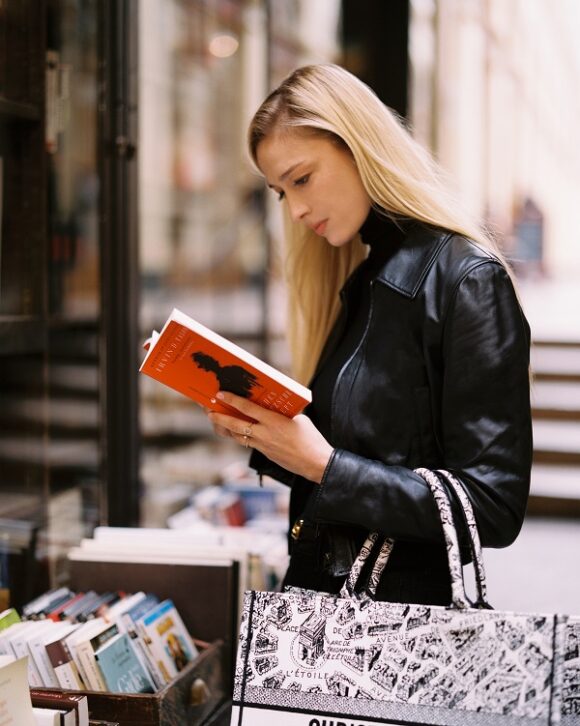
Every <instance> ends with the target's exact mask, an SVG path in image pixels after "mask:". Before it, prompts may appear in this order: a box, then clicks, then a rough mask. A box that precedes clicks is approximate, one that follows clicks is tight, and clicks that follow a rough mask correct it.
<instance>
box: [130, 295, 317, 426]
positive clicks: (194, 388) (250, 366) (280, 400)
mask: <svg viewBox="0 0 580 726" xmlns="http://www.w3.org/2000/svg"><path fill="white" fill-rule="evenodd" d="M145 347H146V348H147V349H148V350H147V355H146V356H145V359H144V360H143V363H142V364H141V367H140V369H139V370H140V371H141V372H142V373H145V374H146V375H148V376H150V377H151V378H154V379H156V380H158V381H160V382H161V383H164V384H165V385H166V386H169V387H170V388H173V389H174V390H176V391H179V393H182V394H183V395H185V396H188V397H189V398H191V399H193V400H194V401H196V402H197V403H200V404H201V405H202V406H204V407H205V408H210V409H212V410H213V411H218V412H223V413H229V414H230V415H235V416H237V417H238V418H244V417H242V416H241V414H240V413H239V412H238V411H235V410H233V409H231V408H229V407H228V406H226V405H224V404H223V403H220V402H219V401H217V400H215V394H216V393H217V392H218V391H220V390H222V391H229V392H230V393H234V394H236V395H238V396H242V397H243V398H248V399H250V400H251V401H253V402H254V403H257V404H258V405H260V406H262V407H264V408H267V409H271V410H274V411H277V412H279V413H282V414H284V415H285V416H288V417H289V418H293V417H294V416H296V415H297V414H299V413H301V412H302V411H303V410H304V408H305V407H306V406H307V405H308V404H309V403H310V401H311V400H312V394H311V392H310V390H309V389H308V388H306V387H305V386H303V385H302V384H300V383H298V382H297V381H294V380H293V379H292V378H290V377H289V376H287V375H285V374H284V373H281V372H280V371H278V370H276V369H275V368H273V367H272V366H270V365H268V364H267V363H264V361H262V360H260V359H259V358H257V357H256V356H254V355H252V354H251V353H249V352H248V351H246V350H244V349H243V348H240V347H239V346H238V345H235V343H232V342H231V341H229V340H227V339H226V338H223V337H222V336H221V335H218V334H217V333H215V332H213V331H212V330H210V329H209V328H206V327H205V326H204V325H202V324H201V323H198V322H197V321H196V320H194V319H193V318H190V317H189V316H188V315H186V314H185V313H182V312H181V311H180V310H177V309H174V310H173V312H172V313H171V315H170V316H169V318H168V320H167V322H166V323H165V325H164V326H163V329H162V330H161V333H156V332H155V331H154V332H153V335H152V336H151V338H149V340H148V341H147V342H146V344H145Z"/></svg>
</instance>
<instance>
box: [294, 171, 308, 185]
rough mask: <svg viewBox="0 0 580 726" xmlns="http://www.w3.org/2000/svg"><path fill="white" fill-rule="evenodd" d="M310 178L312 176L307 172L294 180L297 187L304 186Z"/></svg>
mask: <svg viewBox="0 0 580 726" xmlns="http://www.w3.org/2000/svg"><path fill="white" fill-rule="evenodd" d="M309 178H310V174H305V175H304V176H301V177H300V178H299V179H296V180H295V181H294V186H295V187H301V186H303V185H304V184H306V182H307V181H308V179H309Z"/></svg>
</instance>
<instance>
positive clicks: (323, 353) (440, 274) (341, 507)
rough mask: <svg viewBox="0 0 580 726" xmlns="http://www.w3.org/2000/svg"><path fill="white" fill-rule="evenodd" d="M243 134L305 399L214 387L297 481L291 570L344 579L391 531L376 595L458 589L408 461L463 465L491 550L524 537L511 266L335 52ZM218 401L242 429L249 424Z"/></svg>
mask: <svg viewBox="0 0 580 726" xmlns="http://www.w3.org/2000/svg"><path fill="white" fill-rule="evenodd" d="M249 146H250V152H251V155H252V158H253V160H254V162H255V164H256V166H257V168H258V169H259V170H260V172H261V173H262V174H263V176H264V178H265V181H266V183H267V185H268V186H269V187H270V188H271V189H272V190H273V193H274V194H276V195H277V196H278V198H279V199H280V201H281V204H282V205H283V209H284V213H285V216H286V221H287V245H288V246H287V273H288V285H289V293H290V308H289V320H290V341H291V346H292V352H293V355H294V361H295V366H296V371H295V372H296V375H297V376H299V377H300V378H301V380H302V381H304V382H305V383H308V384H309V386H310V387H311V388H312V392H313V402H312V404H311V406H310V407H309V408H308V409H307V410H306V412H305V414H303V415H300V416H297V417H296V418H294V419H292V420H289V419H286V418H285V417H283V416H282V415H280V414H277V413H273V412H270V411H265V410H264V409H262V408H259V407H257V406H255V405H254V404H252V403H251V402H248V401H247V400H246V399H243V398H240V397H237V396H235V395H233V394H231V393H227V392H222V393H221V397H222V398H223V399H224V400H225V401H226V402H227V403H229V404H230V405H233V406H234V407H236V408H238V409H239V410H240V411H241V412H243V413H244V414H246V415H249V416H250V417H252V418H253V419H255V421H256V423H255V424H253V425H252V426H251V439H250V443H251V446H252V447H253V449H254V452H253V455H252V458H251V464H252V466H253V467H254V468H256V469H257V471H259V472H260V473H261V474H268V475H271V476H273V477H275V478H276V479H278V480H280V481H282V482H284V483H285V484H287V485H288V486H290V487H291V490H292V491H291V504H290V510H291V511H290V536H289V543H290V565H289V569H288V572H287V574H286V578H285V583H284V584H285V585H295V586H301V587H307V588H312V589H316V590H321V591H326V592H337V591H338V590H339V589H340V586H341V584H342V582H343V580H344V577H345V575H346V573H347V572H348V570H349V568H350V566H351V564H352V562H353V558H354V556H355V555H356V553H357V552H358V550H359V548H360V546H361V544H362V542H363V540H364V538H365V535H366V534H367V533H368V532H369V531H379V532H381V533H382V534H384V535H386V536H388V537H392V538H394V539H395V541H396V544H395V548H394V550H393V553H392V555H391V559H390V561H389V565H388V567H387V569H386V571H385V573H384V575H383V577H382V579H381V582H380V585H379V589H378V591H377V596H378V598H379V599H381V600H389V601H394V602H415V603H425V604H449V603H450V601H451V594H450V581H449V574H448V567H447V561H446V554H445V547H444V544H443V538H442V532H441V526H440V524H439V519H438V515H437V513H436V509H435V506H434V503H433V501H432V497H431V495H430V493H429V492H428V490H427V487H426V484H425V482H424V481H423V480H422V479H421V478H420V477H419V476H417V475H416V474H415V473H414V472H413V470H414V469H415V468H417V467H427V468H430V469H437V468H445V469H449V470H451V471H453V472H454V473H455V474H456V475H457V476H458V477H459V478H460V479H461V481H462V482H463V484H464V486H465V489H466V491H467V492H468V495H469V498H470V499H471V501H472V503H473V505H474V508H475V512H476V516H477V521H478V525H479V529H480V533H481V537H482V541H483V544H484V546H488V547H504V546H507V545H509V544H510V543H511V542H513V540H514V539H515V537H516V536H517V534H518V532H519V530H520V527H521V524H522V520H523V517H524V512H525V508H526V501H527V496H528V489H529V476H530V467H531V455H532V439H531V418H530V396H529V381H528V362H529V345H530V335H529V327H528V324H527V322H526V319H525V318H524V315H523V313H522V311H521V309H520V305H519V303H518V298H517V295H516V293H515V291H514V286H513V283H512V279H511V276H510V273H509V271H508V269H507V267H506V265H505V262H504V261H503V259H502V257H501V254H500V253H499V251H498V250H497V249H496V247H495V245H494V244H493V242H492V240H491V239H490V238H489V237H488V236H487V235H486V234H485V233H484V232H483V231H482V229H481V228H480V227H479V226H478V225H477V224H476V223H474V222H473V221H472V220H471V219H470V218H469V217H468V215H466V214H465V212H464V211H463V210H462V209H461V208H460V206H459V205H458V204H457V203H456V202H455V201H454V200H453V198H452V195H451V194H449V192H448V190H447V188H446V185H445V182H444V181H443V178H442V174H441V172H440V170H439V169H438V167H437V165H436V164H435V162H434V161H433V160H432V158H431V157H430V155H429V154H428V153H427V152H426V151H425V150H424V149H423V148H422V147H421V146H419V145H418V144H417V143H416V142H415V141H414V140H413V138H412V137H411V136H410V134H409V133H408V132H407V131H406V130H405V128H404V127H403V126H402V124H401V123H400V122H399V120H398V119H397V118H396V117H395V116H394V115H393V113H392V112H391V111H390V110H389V109H388V108H386V107H385V106H384V105H383V104H382V103H381V102H380V101H379V99H378V98H377V97H376V96H375V95H374V94H373V92H372V91H371V90H370V89H369V88H368V87H367V86H365V85H364V84H363V83H362V82H360V81H359V80H358V79H357V78H355V77H354V76H353V75H351V74H350V73H348V72H347V71H345V70H344V69H342V68H340V67H338V66H334V65H313V66H306V67H304V68H299V69H298V70H296V71H295V72H294V73H293V74H292V75H291V76H289V78H287V79H286V80H285V81H284V82H283V83H282V84H281V85H280V86H279V87H278V88H277V89H276V90H275V91H274V92H273V93H272V94H271V95H270V96H269V97H268V98H267V99H266V100H265V101H264V103H263V104H262V106H261V107H260V108H259V109H258V111H257V113H256V114H255V116H254V119H253V120H252V123H251V125H250V129H249ZM209 416H210V418H211V421H212V423H213V425H214V428H215V430H216V432H217V433H218V434H220V435H222V436H231V437H233V438H234V439H236V440H238V441H240V443H243V442H244V434H245V433H247V431H246V429H247V425H246V424H243V423H240V421H239V420H238V419H235V418H232V417H229V416H225V415H221V414H218V413H210V414H209ZM245 441H246V443H247V441H248V439H247V438H246V439H245ZM468 558H469V554H468V553H467V551H466V552H465V559H466V561H467V559H468Z"/></svg>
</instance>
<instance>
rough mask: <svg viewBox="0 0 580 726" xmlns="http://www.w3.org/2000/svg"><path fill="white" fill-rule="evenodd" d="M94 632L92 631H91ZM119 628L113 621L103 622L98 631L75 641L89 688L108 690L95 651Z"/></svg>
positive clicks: (115, 633)
mask: <svg viewBox="0 0 580 726" xmlns="http://www.w3.org/2000/svg"><path fill="white" fill-rule="evenodd" d="M91 632H92V631H91ZM118 632H119V628H118V627H117V626H116V625H115V624H114V623H113V624H112V625H111V624H109V623H103V625H102V627H100V628H99V629H98V630H97V632H95V633H93V634H92V637H91V634H90V633H89V634H88V635H87V636H85V638H83V639H82V640H81V641H80V642H79V641H77V642H75V645H74V647H75V649H76V652H77V655H78V658H79V660H80V662H81V663H82V665H83V669H84V673H85V674H86V676H87V681H88V683H87V688H90V689H92V690H93V691H106V690H107V684H106V683H105V681H104V679H103V675H102V673H101V670H100V668H99V666H98V665H97V662H96V658H95V653H96V651H97V650H98V649H99V648H100V647H101V646H102V645H104V644H105V643H106V642H107V641H109V640H111V638H113V637H114V636H115V635H117V633H118Z"/></svg>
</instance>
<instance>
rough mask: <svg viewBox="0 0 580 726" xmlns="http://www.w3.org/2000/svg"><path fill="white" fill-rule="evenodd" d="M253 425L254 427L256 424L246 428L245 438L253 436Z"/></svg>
mask: <svg viewBox="0 0 580 726" xmlns="http://www.w3.org/2000/svg"><path fill="white" fill-rule="evenodd" d="M253 425H254V424H248V426H246V428H245V429H244V436H245V437H246V438H248V437H249V436H251V435H252V426H253Z"/></svg>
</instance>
